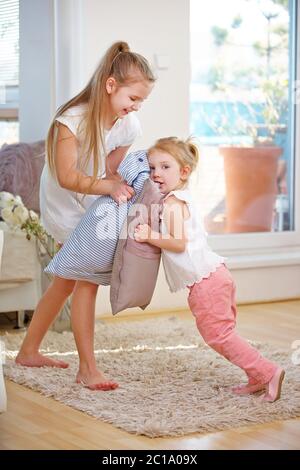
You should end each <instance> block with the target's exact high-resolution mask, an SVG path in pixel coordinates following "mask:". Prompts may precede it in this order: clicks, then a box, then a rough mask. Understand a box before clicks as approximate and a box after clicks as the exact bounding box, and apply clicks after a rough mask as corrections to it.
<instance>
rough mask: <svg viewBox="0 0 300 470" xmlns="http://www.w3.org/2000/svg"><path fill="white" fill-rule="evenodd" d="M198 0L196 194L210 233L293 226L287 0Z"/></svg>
mask: <svg viewBox="0 0 300 470" xmlns="http://www.w3.org/2000/svg"><path fill="white" fill-rule="evenodd" d="M201 3H202V2H199V1H197V0H191V61H192V82H191V104H190V105H191V133H192V134H194V135H196V136H197V137H198V138H199V140H200V142H201V145H202V152H201V163H200V166H199V171H198V175H197V176H198V178H197V179H196V180H197V181H196V182H195V185H194V191H195V193H196V194H197V198H198V200H200V204H201V210H202V215H203V216H204V220H205V224H206V228H207V230H208V232H210V233H236V232H238V233H239V232H260V231H283V230H291V229H292V228H293V227H292V214H291V209H290V207H291V206H292V204H290V201H292V198H291V190H292V185H291V184H290V183H289V180H290V177H289V172H290V168H291V167H292V165H291V163H292V159H293V155H292V154H291V148H292V147H293V146H292V145H291V139H292V132H291V129H290V127H291V126H290V125H289V122H290V121H291V119H290V112H291V110H292V106H290V100H289V95H290V84H291V83H292V82H293V77H290V69H291V59H290V58H291V57H292V51H291V50H290V43H291V34H292V28H291V21H290V20H291V18H290V16H291V14H290V11H291V6H292V4H293V2H291V1H290V2H289V1H288V0H251V1H249V0H227V1H226V2H222V1H220V0H211V1H210V2H205V5H206V6H205V8H204V9H203V8H201Z"/></svg>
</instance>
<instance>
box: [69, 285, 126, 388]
mask: <svg viewBox="0 0 300 470" xmlns="http://www.w3.org/2000/svg"><path fill="white" fill-rule="evenodd" d="M97 290H98V286H97V285H96V284H92V283H90V282H86V281H77V282H76V285H75V288H74V291H73V296H72V307H71V319H72V330H73V333H74V338H75V342H76V346H77V350H78V355H79V370H78V373H77V376H76V382H78V383H82V384H83V385H85V386H86V387H88V388H90V389H91V390H112V389H114V388H117V387H118V384H117V383H116V382H113V381H111V380H108V379H107V378H106V377H105V376H104V375H103V373H102V372H100V371H99V370H98V369H97V365H96V359H95V354H94V331H95V303H96V295H97Z"/></svg>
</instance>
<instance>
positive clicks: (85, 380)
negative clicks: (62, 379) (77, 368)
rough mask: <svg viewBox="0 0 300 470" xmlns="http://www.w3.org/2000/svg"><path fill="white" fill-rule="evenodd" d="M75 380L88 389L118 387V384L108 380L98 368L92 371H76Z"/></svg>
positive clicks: (103, 389)
mask: <svg viewBox="0 0 300 470" xmlns="http://www.w3.org/2000/svg"><path fill="white" fill-rule="evenodd" d="M76 382H77V383H81V384H82V385H84V387H86V388H89V389H90V390H102V391H107V390H114V389H115V388H118V386H119V384H117V383H116V382H113V381H112V380H108V379H107V378H106V377H105V376H104V375H103V374H102V373H101V372H99V371H98V370H96V371H94V372H93V373H85V374H84V373H81V372H78V374H77V376H76Z"/></svg>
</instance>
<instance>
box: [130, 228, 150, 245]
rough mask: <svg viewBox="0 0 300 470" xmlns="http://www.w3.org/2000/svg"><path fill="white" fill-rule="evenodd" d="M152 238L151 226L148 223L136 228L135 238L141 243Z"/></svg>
mask: <svg viewBox="0 0 300 470" xmlns="http://www.w3.org/2000/svg"><path fill="white" fill-rule="evenodd" d="M150 238H151V228H150V227H149V225H148V224H139V225H138V226H137V227H136V228H135V230H134V239H135V241H137V242H139V243H144V242H147V241H148V240H149V239H150Z"/></svg>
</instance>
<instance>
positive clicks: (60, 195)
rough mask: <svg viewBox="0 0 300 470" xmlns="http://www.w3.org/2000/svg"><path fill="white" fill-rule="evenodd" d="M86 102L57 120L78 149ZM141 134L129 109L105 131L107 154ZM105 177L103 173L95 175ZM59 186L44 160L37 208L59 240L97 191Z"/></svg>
mask: <svg viewBox="0 0 300 470" xmlns="http://www.w3.org/2000/svg"><path fill="white" fill-rule="evenodd" d="M86 108H87V105H86V104H82V105H78V106H73V107H72V108H69V109H68V110H67V111H65V113H63V115H61V116H59V117H58V118H57V119H56V120H57V121H59V122H61V123H62V124H64V125H65V126H67V127H68V128H69V129H70V131H71V132H72V133H73V134H74V136H75V137H76V139H77V141H78V152H79V154H80V151H81V150H82V145H83V140H84V138H83V137H84V136H83V133H82V126H80V124H81V122H82V120H83V118H84V114H85V111H86ZM140 135H141V126H140V123H139V120H138V118H137V117H136V115H135V114H134V113H129V114H127V115H126V116H124V118H122V119H118V120H117V121H116V122H115V124H114V126H113V127H112V128H111V129H110V130H108V131H105V132H104V138H105V146H106V151H107V154H109V153H110V152H111V151H112V150H115V149H116V148H118V147H126V146H128V145H131V144H132V143H133V141H134V140H135V139H136V138H137V137H138V136H140ZM85 173H86V174H87V175H88V176H92V175H93V161H91V162H90V164H89V165H88V167H87V169H86V170H85ZM98 176H99V177H100V176H102V177H104V176H105V174H103V173H102V175H100V174H99V175H98ZM82 196H83V195H81V194H76V193H75V192H73V191H69V190H68V189H65V188H62V187H61V186H60V185H59V183H58V182H57V181H56V179H55V178H54V177H53V176H52V175H51V173H50V171H49V168H48V164H47V163H46V164H45V166H44V169H43V172H42V175H41V184H40V209H41V219H42V223H43V225H44V227H45V229H46V231H47V232H48V233H49V234H50V235H52V236H53V238H54V239H55V240H56V241H57V242H60V243H63V242H65V241H66V240H67V239H68V238H69V235H70V233H71V232H72V231H73V230H74V228H75V227H76V225H77V224H78V222H79V220H80V219H81V217H82V215H83V214H84V212H85V211H86V209H88V208H89V207H90V206H91V204H92V203H93V202H94V201H95V199H97V198H98V197H99V195H86V196H85V197H84V198H83V197H82Z"/></svg>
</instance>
